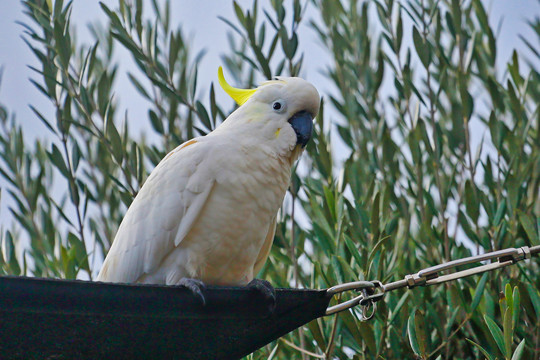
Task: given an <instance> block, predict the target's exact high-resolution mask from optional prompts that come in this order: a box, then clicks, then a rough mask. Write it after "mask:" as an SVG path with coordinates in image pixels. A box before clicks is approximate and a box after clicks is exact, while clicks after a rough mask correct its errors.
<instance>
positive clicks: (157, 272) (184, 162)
mask: <svg viewBox="0 0 540 360" xmlns="http://www.w3.org/2000/svg"><path fill="white" fill-rule="evenodd" d="M220 75H221V74H220ZM220 80H221V79H220ZM226 86H228V85H226ZM226 86H224V88H225V90H226V91H228V93H229V94H230V95H231V96H233V98H235V100H237V102H240V103H243V105H242V106H240V107H239V108H238V109H237V110H236V111H235V112H234V113H233V114H231V115H230V116H229V117H228V118H227V119H226V120H225V121H224V122H223V124H221V125H220V126H219V127H218V128H217V129H216V130H214V131H213V132H211V133H210V134H208V135H207V136H203V137H198V138H195V139H192V140H190V141H188V142H186V143H184V144H182V145H180V146H179V147H177V148H176V149H174V150H173V151H171V152H170V153H169V154H168V155H167V156H166V157H165V158H164V159H163V160H162V161H161V162H160V163H159V164H158V166H157V167H156V168H155V169H154V170H153V171H152V173H151V174H150V176H149V177H148V179H147V181H146V182H145V184H144V185H143V186H142V188H141V189H140V191H139V193H138V195H137V197H136V198H135V199H134V201H133V203H132V204H131V206H130V207H129V209H128V211H127V212H126V215H125V217H124V219H123V221H122V223H121V225H120V227H119V229H118V232H117V234H116V237H115V239H114V242H113V244H112V246H111V249H110V251H109V253H108V255H107V257H106V259H105V262H104V264H103V267H102V269H101V271H100V273H99V275H98V278H97V280H98V281H110V282H141V283H155V284H168V285H173V284H178V283H179V281H180V280H181V279H182V278H194V279H200V280H202V281H203V282H205V283H208V284H216V285H245V284H247V283H248V282H249V281H251V280H252V279H253V277H254V276H255V275H256V274H257V272H258V271H259V270H260V268H261V267H262V265H263V264H264V262H265V261H266V258H267V257H268V253H269V251H270V247H271V244H272V240H273V237H274V233H275V226H276V222H275V219H276V214H277V211H278V209H279V207H280V205H281V203H282V201H283V197H284V196H285V192H286V190H287V187H288V185H289V178H290V172H291V166H292V164H293V163H294V161H295V160H296V159H297V157H298V156H299V154H300V153H301V151H302V147H301V146H300V145H298V144H297V141H298V130H297V131H295V129H293V127H292V126H291V124H290V123H289V122H288V120H290V119H291V117H292V116H293V115H295V114H297V113H299V112H301V111H304V112H307V113H309V114H310V115H311V116H315V115H316V114H317V112H318V108H319V95H318V93H317V91H316V90H315V88H314V87H313V86H312V85H311V84H309V83H308V82H306V81H304V80H302V79H299V78H279V80H274V81H270V82H267V83H264V84H263V85H261V86H260V87H259V88H257V89H256V91H253V90H251V92H252V93H250V94H249V96H244V98H243V99H242V100H243V101H242V100H240V101H239V100H238V99H237V94H236V93H234V91H237V92H247V91H250V90H239V89H234V88H232V89H233V90H230V89H227V88H226ZM231 93H232V94H231ZM241 94H242V95H245V93H241ZM246 98H247V99H246ZM276 102H279V103H280V109H277V110H276V109H275V108H276V107H278V106H276V105H274V104H275V103H276Z"/></svg>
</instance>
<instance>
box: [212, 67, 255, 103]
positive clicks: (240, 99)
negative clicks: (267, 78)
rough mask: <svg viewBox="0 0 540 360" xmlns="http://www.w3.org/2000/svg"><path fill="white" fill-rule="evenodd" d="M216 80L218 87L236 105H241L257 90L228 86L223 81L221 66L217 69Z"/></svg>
mask: <svg viewBox="0 0 540 360" xmlns="http://www.w3.org/2000/svg"><path fill="white" fill-rule="evenodd" d="M218 80H219V85H221V87H222V88H223V90H225V92H226V93H227V94H229V96H230V97H232V98H233V100H234V101H236V103H237V104H238V105H243V104H244V103H245V102H246V101H248V100H249V98H250V97H252V96H253V94H255V92H256V91H257V89H237V88H235V87H232V86H231V85H229V84H228V83H227V81H226V80H225V76H223V68H222V67H221V66H220V67H219V69H218Z"/></svg>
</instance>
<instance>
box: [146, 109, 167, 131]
mask: <svg viewBox="0 0 540 360" xmlns="http://www.w3.org/2000/svg"><path fill="white" fill-rule="evenodd" d="M148 117H149V118H150V124H152V128H153V129H154V130H155V131H156V132H157V133H158V134H161V135H163V134H164V133H165V129H164V128H163V122H162V121H161V120H160V119H159V118H158V116H157V114H156V113H155V111H154V110H148Z"/></svg>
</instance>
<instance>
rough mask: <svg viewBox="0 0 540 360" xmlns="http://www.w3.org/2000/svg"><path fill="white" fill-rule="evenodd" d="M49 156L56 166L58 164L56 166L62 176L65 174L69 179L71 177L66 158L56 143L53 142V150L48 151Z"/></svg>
mask: <svg viewBox="0 0 540 360" xmlns="http://www.w3.org/2000/svg"><path fill="white" fill-rule="evenodd" d="M47 156H48V157H49V159H50V160H51V162H52V163H53V164H54V166H56V168H57V169H58V170H59V171H60V173H61V174H62V176H64V177H65V178H66V179H69V178H70V177H71V176H70V174H69V171H68V168H67V166H66V163H65V162H64V158H63V157H62V154H61V153H60V150H59V149H58V147H57V146H56V145H55V144H52V150H51V152H47Z"/></svg>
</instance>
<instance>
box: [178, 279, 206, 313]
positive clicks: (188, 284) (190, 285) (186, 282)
mask: <svg viewBox="0 0 540 360" xmlns="http://www.w3.org/2000/svg"><path fill="white" fill-rule="evenodd" d="M178 286H183V287H185V288H187V289H189V290H191V292H192V293H193V295H195V296H196V297H198V298H199V299H200V300H201V302H202V304H203V306H205V305H206V299H205V298H204V294H203V291H204V290H206V285H205V284H204V283H203V282H202V281H201V280H197V279H190V278H182V279H181V280H180V282H179V283H178Z"/></svg>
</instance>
